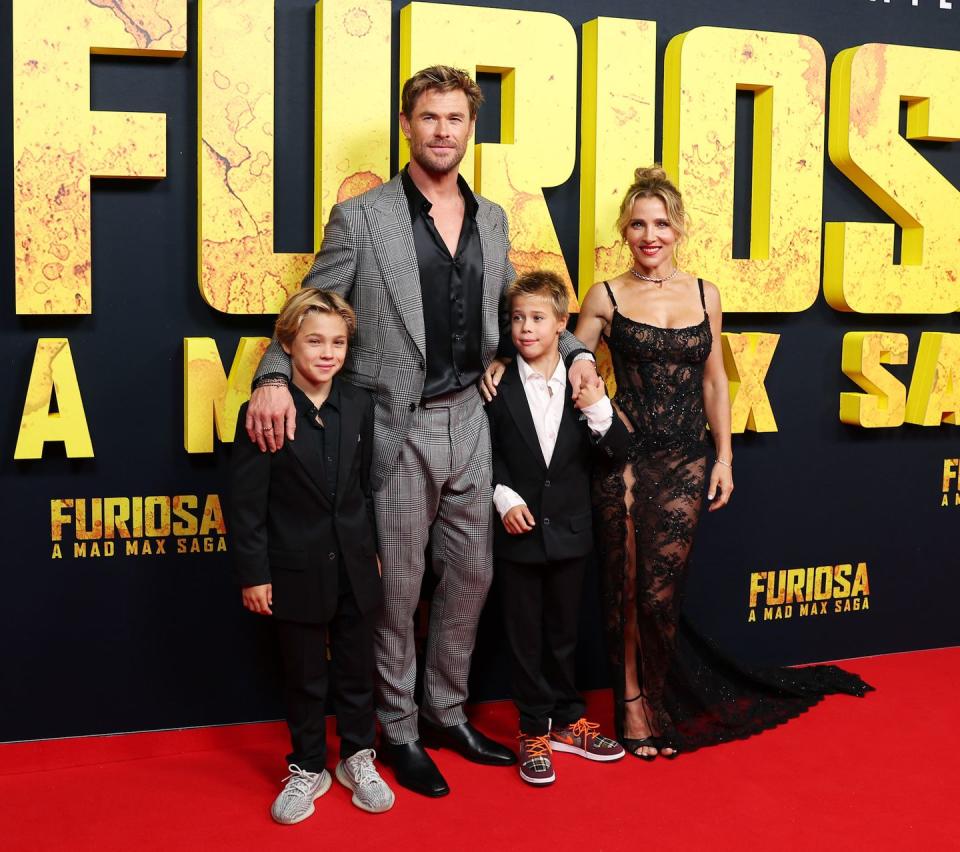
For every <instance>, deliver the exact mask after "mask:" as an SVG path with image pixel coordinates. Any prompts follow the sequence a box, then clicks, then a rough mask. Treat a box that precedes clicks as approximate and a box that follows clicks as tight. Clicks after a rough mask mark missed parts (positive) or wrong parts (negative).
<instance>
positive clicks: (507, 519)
mask: <svg viewBox="0 0 960 852" xmlns="http://www.w3.org/2000/svg"><path fill="white" fill-rule="evenodd" d="M536 525H537V522H536V521H535V520H534V519H533V513H532V512H531V511H530V510H529V509H528V508H527V506H526V504H524V505H522V506H514V507H513V508H512V509H510V511H508V512H505V513H504V515H503V526H504V528H505V529H506V531H507V532H508V533H510V535H522V534H523V533H527V532H530V530H532V529H533V528H534V527H535V526H536Z"/></svg>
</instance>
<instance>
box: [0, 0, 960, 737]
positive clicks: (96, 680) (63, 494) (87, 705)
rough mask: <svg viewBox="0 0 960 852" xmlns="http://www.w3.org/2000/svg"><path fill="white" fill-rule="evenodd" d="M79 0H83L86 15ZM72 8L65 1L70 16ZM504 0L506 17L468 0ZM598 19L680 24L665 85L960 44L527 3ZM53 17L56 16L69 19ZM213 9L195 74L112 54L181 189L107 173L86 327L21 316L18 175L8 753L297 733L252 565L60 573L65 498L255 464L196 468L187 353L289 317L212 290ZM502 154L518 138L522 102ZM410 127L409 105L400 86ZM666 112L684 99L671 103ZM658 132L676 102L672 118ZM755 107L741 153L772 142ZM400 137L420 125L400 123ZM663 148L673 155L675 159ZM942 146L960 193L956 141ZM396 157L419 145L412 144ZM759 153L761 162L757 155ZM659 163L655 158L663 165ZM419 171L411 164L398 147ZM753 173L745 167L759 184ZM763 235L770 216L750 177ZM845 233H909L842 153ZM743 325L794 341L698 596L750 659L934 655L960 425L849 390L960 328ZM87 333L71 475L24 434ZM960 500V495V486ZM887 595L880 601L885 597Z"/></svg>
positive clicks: (556, 1)
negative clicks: (682, 56) (776, 586)
mask: <svg viewBox="0 0 960 852" xmlns="http://www.w3.org/2000/svg"><path fill="white" fill-rule="evenodd" d="M78 2H79V0H78ZM54 5H55V4H51V5H50V7H49V8H50V9H52V8H53V6H54ZM466 5H482V4H466ZM504 5H506V6H510V7H513V8H518V9H536V10H543V11H551V12H555V13H557V14H559V15H561V16H563V17H565V18H567V20H569V21H570V23H571V24H572V25H573V27H574V29H575V30H576V32H577V34H578V39H579V38H581V30H580V27H581V24H582V23H584V21H586V20H587V19H589V18H593V17H596V16H612V17H624V18H638V19H646V20H653V21H656V22H657V26H658V29H657V43H658V92H660V91H661V85H662V66H663V51H664V49H665V47H666V43H667V42H668V41H669V39H671V38H672V37H673V36H675V35H677V34H678V33H681V32H684V31H685V30H688V29H690V28H692V27H696V26H701V25H711V26H721V27H733V28H745V29H756V30H770V31H779V32H789V33H805V34H808V35H810V36H812V37H814V38H815V39H817V40H818V41H819V42H820V44H821V45H822V46H823V48H824V51H825V53H826V56H827V61H828V64H829V63H830V62H831V61H832V59H833V57H834V56H835V55H836V54H837V53H838V52H839V51H840V50H842V49H844V48H847V47H850V46H854V45H859V44H863V43H867V42H886V43H891V44H904V45H916V46H925V47H936V48H943V49H953V48H960V43H958V35H960V4H956V5H957V7H958V8H956V9H954V10H952V11H951V10H942V9H940V8H939V3H937V2H933V0H921V3H920V4H919V6H917V7H914V6H912V5H911V4H910V2H908V0H891V2H890V3H888V4H884V3H880V2H872V0H810V1H809V2H806V3H796V2H785V0H773V2H770V0H711V2H705V0H672V2H669V3H663V2H644V1H643V0H632V2H626V0H596V2H594V3H591V4H586V5H585V4H583V3H577V2H573V1H572V0H551V1H550V2H539V3H538V2H529V1H528V0H516V2H509V0H505V2H504ZM276 6H277V8H276V15H275V26H276V44H277V50H276V65H275V69H276V75H277V89H276V91H277V102H276V110H275V126H276V138H277V175H276V187H277V193H278V194H277V197H278V199H279V202H278V204H277V206H276V211H275V212H276V227H277V236H276V243H275V246H276V249H277V250H278V251H301V252H303V251H309V250H310V247H311V244H312V231H313V222H312V191H311V185H312V180H313V173H314V167H313V156H312V150H313V129H312V113H313V71H312V67H313V49H314V32H313V21H314V9H313V2H312V0H278V2H277V4H276ZM47 9H48V7H47V6H46V5H41V6H40V7H38V9H37V14H39V15H43V14H47V13H48V12H47ZM399 9H400V4H399V3H396V2H395V3H394V14H393V32H394V37H393V70H392V83H391V92H393V93H396V91H397V89H398V70H397V68H398V63H399V58H398V45H399ZM197 11H198V10H197V4H196V3H195V2H189V3H188V20H187V24H188V45H187V50H186V54H185V55H184V56H183V57H182V58H169V59H159V60H158V59H149V60H148V59H142V58H136V57H124V56H111V57H94V58H93V59H92V72H91V73H92V103H91V105H90V106H91V108H92V109H102V110H111V109H113V110H130V111H153V112H161V113H166V115H167V129H166V148H167V156H166V163H167V177H166V178H165V179H163V180H156V181H122V180H96V181H94V189H93V267H94V270H95V273H94V279H95V285H94V286H95V292H96V301H95V309H94V312H93V313H92V314H90V315H86V316H23V315H19V316H18V315H17V314H16V311H15V305H14V295H13V294H14V286H13V274H14V230H13V220H12V198H13V191H14V188H13V180H12V176H11V170H10V169H9V168H4V169H3V170H2V174H0V198H2V199H3V203H2V211H3V219H2V221H3V227H2V231H0V269H2V270H3V271H4V272H3V278H2V280H3V283H4V288H3V289H4V292H5V294H6V295H5V297H4V299H3V301H2V310H0V330H2V337H0V363H2V370H3V375H4V377H5V379H4V381H3V388H4V390H3V402H4V405H3V412H4V413H3V415H2V418H0V447H2V454H0V494H2V503H3V512H2V517H0V554H2V562H0V564H2V568H0V572H2V588H3V589H4V592H5V594H4V597H5V605H4V607H3V615H2V616H0V643H2V648H3V653H2V658H0V659H2V662H0V670H2V675H0V680H2V683H3V685H4V696H3V699H2V700H0V740H17V739H27V738H38V737H52V736H67V735H78V734H94V733H105V732H116V731H133V730H143V729H153V728H168V727H179V726H189V725H205V724H216V723H227V722H239V721H249V720H258V719H265V718H276V717H278V716H279V715H280V708H279V696H278V676H277V669H276V665H275V655H274V647H273V639H272V635H271V630H270V625H269V623H268V622H267V621H266V620H264V619H259V618H257V617H255V616H252V615H249V614H247V613H246V612H244V611H243V610H242V608H241V606H240V600H239V593H238V591H237V589H236V588H235V587H234V585H233V582H232V579H231V571H230V553H229V531H228V532H227V535H226V542H227V552H226V553H223V552H220V553H218V552H213V553H203V552H200V553H190V552H187V553H177V552H176V548H175V546H174V545H173V544H171V545H168V547H167V552H166V553H164V554H151V555H137V556H127V555H124V554H123V553H117V554H116V555H114V556H112V557H99V558H91V557H90V556H87V557H85V558H74V557H73V555H72V552H67V548H66V547H65V548H64V554H63V558H59V559H57V558H52V541H51V501H52V500H57V499H67V498H86V499H88V500H89V499H90V498H94V497H112V496H121V495H124V496H130V497H132V496H134V495H141V496H147V495H170V496H172V495H200V501H201V506H202V502H203V495H208V494H214V495H223V494H224V490H225V470H226V467H227V464H228V462H229V455H230V449H229V446H227V445H222V444H220V443H219V442H217V445H216V448H215V451H214V452H213V453H210V454H199V455H197V454H194V455H190V454H187V453H186V452H185V451H184V448H183V441H182V422H183V404H184V403H183V338H185V337H212V338H214V339H215V340H216V341H217V344H218V347H219V350H220V354H221V357H222V358H223V361H224V363H225V364H227V365H229V363H230V360H231V359H232V357H233V353H234V351H235V349H236V346H237V341H238V339H239V338H240V337H242V336H258V335H266V334H267V333H268V329H269V324H270V321H271V318H269V317H266V316H255V315H253V316H251V315H246V316H240V315H227V314H223V313H220V312H218V311H216V310H214V309H212V308H210V307H209V306H208V305H207V304H206V303H205V302H204V301H203V299H202V298H201V296H200V293H199V291H198V287H197V260H196V258H197V214H196V197H197V166H196V162H197V157H196V145H197V141H196V140H197V115H196V108H195V105H196V102H197V71H198V69H197ZM11 16H12V9H11V0H4V2H3V4H2V13H0V24H2V27H0V29H2V32H3V33H4V36H3V37H2V38H0V73H2V75H3V87H2V103H0V122H2V127H0V131H2V132H0V161H2V162H5V163H7V164H9V163H11V162H12V102H11V97H12V96H11V89H12V85H11V68H12V62H13V56H12V47H13V46H12V42H11V38H12V37H11V27H10V22H11ZM484 85H485V88H486V90H487V93H488V99H489V101H490V103H488V105H487V107H486V109H485V111H484V112H483V113H482V118H481V121H480V124H479V126H478V131H477V133H478V138H479V139H481V140H484V139H486V140H493V139H496V138H497V134H498V133H499V128H498V126H497V115H498V113H499V109H498V108H497V104H498V99H499V91H498V88H497V86H496V85H495V81H493V80H491V79H490V78H485V79H484ZM392 97H393V100H392V105H391V110H392V111H393V112H395V111H396V95H395V94H393V96H392ZM659 100H660V98H659V96H658V101H659ZM657 115H658V126H659V119H660V116H661V115H662V105H661V104H658V107H657ZM748 119H749V116H748V115H747V113H746V112H743V113H742V115H741V126H738V137H740V138H743V137H744V136H749V125H748V124H746V122H747V121H748ZM393 132H394V139H395V138H396V129H394V131H393ZM660 146H661V139H660V134H659V132H658V133H657V140H656V154H657V156H658V157H659V156H660V151H661V147H660ZM915 146H916V148H917V149H918V150H919V151H920V152H921V153H922V154H923V156H924V157H926V158H927V159H928V160H929V161H930V162H931V163H933V164H934V165H935V167H936V168H937V169H938V170H939V171H940V172H941V173H942V174H943V175H944V176H946V177H947V179H948V180H950V181H951V183H953V184H954V185H958V184H960V150H958V148H957V146H956V145H955V144H951V143H943V142H939V143H936V142H917V143H915ZM391 147H392V149H393V148H395V145H392V146H391ZM741 156H742V155H741ZM637 165H640V163H638V164H637ZM393 168H394V169H395V168H396V155H394V161H393ZM748 171H749V169H741V170H739V173H741V174H745V173H746V172H748ZM579 180H580V170H579V161H578V164H577V167H576V169H575V170H574V174H573V175H572V177H571V178H570V180H569V181H568V182H567V183H565V184H564V185H562V186H560V187H558V188H555V189H550V190H548V191H547V193H546V197H547V200H548V204H549V209H550V213H551V216H552V218H553V222H554V225H555V228H556V231H557V234H558V237H559V240H560V245H561V248H562V250H563V253H564V256H565V257H566V259H567V263H568V266H569V268H570V269H571V271H574V270H576V266H577V263H576V258H577V240H578V230H577V229H578V193H579V189H578V188H579ZM737 192H738V197H739V198H740V201H741V202H742V203H740V204H739V206H738V209H737V214H736V215H737V217H738V222H739V223H740V231H741V232H744V230H745V229H744V227H743V222H744V221H745V220H746V217H747V216H748V212H747V208H748V204H747V202H746V198H747V184H746V182H745V179H742V180H741V181H740V183H738V189H737ZM823 208H824V216H823V218H824V221H872V222H883V221H889V220H888V219H887V218H886V216H885V214H884V213H883V212H882V211H881V210H880V209H879V208H878V207H876V206H875V205H874V204H873V203H872V202H871V201H870V200H869V199H868V198H867V197H866V196H865V195H863V194H862V193H861V192H860V191H859V190H858V189H857V188H856V187H855V186H854V185H853V184H852V183H850V182H849V181H848V180H847V179H846V178H845V177H844V176H843V175H841V174H840V173H839V172H838V170H837V169H836V168H835V167H833V166H832V165H831V164H830V163H829V161H828V162H827V164H826V169H825V178H824V199H823ZM725 321H726V322H725V324H726V328H727V330H729V331H741V332H746V331H763V332H769V333H777V334H780V335H781V339H780V343H779V346H778V349H777V351H776V356H775V358H774V360H773V362H772V365H771V367H770V370H769V373H768V375H767V379H766V387H767V391H768V393H769V396H770V399H771V404H772V407H773V410H774V412H775V414H776V419H777V424H778V431H776V432H769V433H763V434H756V433H749V432H748V433H747V434H745V435H740V436H737V437H736V438H735V452H736V475H737V492H736V495H735V497H734V499H733V502H732V504H731V506H730V507H729V508H728V509H726V510H724V511H723V512H720V513H715V514H712V515H705V516H704V520H703V523H702V525H701V529H700V533H699V538H698V541H697V545H696V549H695V553H694V559H693V569H692V573H691V576H690V580H689V584H688V589H687V607H688V612H689V614H690V615H691V617H693V618H694V619H695V620H696V621H697V622H698V623H699V624H700V625H701V627H702V628H703V629H704V630H705V631H706V632H708V633H709V634H711V635H713V636H714V637H715V638H717V639H718V640H719V641H720V642H721V643H722V644H723V645H724V646H725V647H727V648H728V649H729V650H730V651H731V652H732V653H734V654H736V655H737V656H739V657H740V658H742V659H744V660H746V661H749V662H754V663H764V664H766V663H798V662H805V661H813V660H823V659H831V658H834V659H835V658H847V657H856V656H860V655H869V654H880V653H889V652H894V651H905V650H912V649H921V648H931V647H939V646H945V645H952V644H957V643H958V642H960V627H958V621H957V619H956V617H955V612H956V606H957V601H958V599H960V572H958V571H957V568H958V567H960V566H958V558H957V555H956V544H955V538H956V530H957V520H958V518H960V507H954V506H953V505H952V504H953V495H952V492H951V495H950V497H951V499H950V503H951V506H949V507H943V506H941V501H942V497H943V491H942V477H943V470H944V460H945V459H950V458H956V457H958V456H960V439H958V437H957V430H956V427H955V426H953V425H949V424H944V425H943V426H941V427H936V428H924V427H919V426H910V425H906V426H902V427H900V428H895V429H877V430H866V429H861V428H857V427H853V426H848V425H844V424H843V423H841V422H840V420H839V418H838V414H837V411H838V405H839V395H840V393H841V392H843V391H855V390H857V388H856V387H855V386H854V385H853V384H852V383H851V382H850V381H849V380H848V379H846V378H845V377H844V375H843V374H842V372H841V369H840V364H841V345H842V340H843V336H844V334H845V333H847V332H850V331H892V332H900V333H904V334H906V335H907V337H908V338H909V342H910V353H911V359H910V364H909V365H903V366H892V367H890V368H889V369H890V371H891V372H892V373H893V374H894V375H896V376H897V377H898V378H899V379H900V380H901V381H903V382H904V383H905V384H907V383H909V380H910V376H911V371H912V364H913V360H914V359H915V357H916V352H917V346H918V343H919V339H920V335H921V333H922V332H923V331H930V330H934V331H942V332H951V333H958V332H960V321H958V320H957V317H956V315H955V314H946V315H936V316H929V315H928V316H919V315H902V316H894V315H879V316H877V315H874V316H871V315H860V314H853V313H839V312H837V311H835V310H833V309H831V308H830V307H829V306H828V305H827V304H826V302H825V300H824V298H823V296H822V294H821V296H820V297H819V298H818V300H817V302H816V304H814V305H813V307H811V308H810V309H808V310H806V311H804V312H801V313H795V314H762V315H761V314H728V315H727V316H726V318H725ZM50 337H66V338H68V339H69V340H70V345H71V351H72V354H73V359H74V363H75V367H76V372H77V376H78V380H79V383H80V386H81V389H82V393H83V401H84V407H85V411H86V416H87V421H88V424H89V428H90V432H91V435H92V438H93V442H94V446H95V451H96V456H95V457H94V458H89V459H70V458H67V457H66V454H65V452H64V450H63V448H62V445H60V444H48V445H47V447H46V449H45V451H44V456H43V458H42V459H37V460H20V461H15V460H14V458H13V455H14V447H15V444H16V441H17V435H18V430H19V426H20V418H21V414H22V412H23V406H24V400H25V395H26V392H27V386H28V381H29V377H30V371H31V365H32V362H33V357H34V351H35V348H36V344H37V340H38V338H50ZM954 488H955V484H954ZM841 563H851V564H852V565H853V566H854V567H856V565H857V564H858V563H866V566H867V570H868V573H869V596H868V599H869V609H867V610H860V611H850V612H835V611H834V609H833V601H831V602H830V604H831V606H830V611H829V612H828V613H827V614H825V615H822V616H818V617H816V618H813V617H800V616H799V615H798V614H797V612H794V613H793V614H792V615H791V616H790V617H788V618H783V619H777V620H769V621H764V620H763V615H762V613H761V615H760V617H759V618H758V620H757V621H756V622H750V621H748V613H749V606H748V595H749V591H750V582H751V574H752V573H754V572H762V571H777V570H780V569H788V568H807V567H810V566H813V567H815V566H820V565H830V566H836V565H838V564H841ZM861 597H863V596H861ZM582 633H583V640H582V647H581V670H580V675H581V682H582V685H583V686H584V687H594V686H601V685H604V684H605V683H606V682H607V674H606V669H605V663H604V655H603V651H602V640H601V634H600V615H599V609H598V603H597V595H596V591H595V588H594V587H593V586H592V585H591V587H590V588H589V590H588V594H587V596H586V599H585V602H584V607H583V626H582ZM504 660H505V656H504V649H503V643H502V637H501V629H500V623H499V613H498V611H497V607H496V605H495V599H494V598H492V602H491V605H490V606H489V607H488V610H487V612H486V614H485V617H484V621H483V624H482V629H481V637H480V642H479V647H478V650H477V654H476V657H475V664H474V672H473V680H472V683H473V694H474V696H475V698H477V699H487V698H494V697H501V696H503V695H504V694H505V684H506V680H505V670H504Z"/></svg>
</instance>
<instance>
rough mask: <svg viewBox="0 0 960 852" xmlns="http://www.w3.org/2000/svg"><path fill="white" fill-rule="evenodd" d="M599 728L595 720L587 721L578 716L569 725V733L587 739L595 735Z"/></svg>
mask: <svg viewBox="0 0 960 852" xmlns="http://www.w3.org/2000/svg"><path fill="white" fill-rule="evenodd" d="M599 728H600V725H598V724H597V723H596V722H588V721H587V720H586V719H584V718H580V719H577V721H576V722H574V723H573V724H572V725H571V726H570V733H572V734H573V735H574V736H575V737H583V738H584V740H588V739H593V738H594V737H595V736H597V730H599Z"/></svg>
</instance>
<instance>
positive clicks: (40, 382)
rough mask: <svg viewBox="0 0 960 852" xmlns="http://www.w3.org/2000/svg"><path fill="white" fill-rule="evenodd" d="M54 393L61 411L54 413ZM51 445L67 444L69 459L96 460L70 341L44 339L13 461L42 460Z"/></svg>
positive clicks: (31, 379) (24, 406)
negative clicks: (46, 449)
mask: <svg viewBox="0 0 960 852" xmlns="http://www.w3.org/2000/svg"><path fill="white" fill-rule="evenodd" d="M54 393H56V400H57V410H56V411H51V410H50V405H51V402H52V401H53V395H54ZM49 441H63V443H64V445H65V447H66V451H67V456H68V457H69V458H72V459H78V458H93V443H92V442H91V440H90V429H89V428H88V427H87V417H86V415H85V414H84V411H83V398H82V397H81V395H80V383H79V382H78V381H77V371H76V369H75V368H74V366H73V356H72V355H71V354H70V341H69V340H67V339H66V338H53V337H41V338H40V339H39V340H38V341H37V349H36V353H35V354H34V358H33V369H32V370H31V371H30V382H29V384H28V385H27V398H26V401H25V402H24V404H23V416H22V417H21V418H20V434H19V435H18V436H17V446H16V449H15V450H14V452H13V457H14V458H15V459H39V458H42V457H43V447H44V444H46V443H47V442H49Z"/></svg>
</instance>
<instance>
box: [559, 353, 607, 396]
mask: <svg viewBox="0 0 960 852" xmlns="http://www.w3.org/2000/svg"><path fill="white" fill-rule="evenodd" d="M567 378H568V379H569V381H570V390H571V393H570V396H571V398H572V399H573V401H574V402H576V401H577V400H579V399H580V394H582V393H583V392H584V390H585V389H586V388H602V387H603V379H601V378H600V374H599V373H598V372H597V364H596V362H595V361H593V360H591V359H590V358H580V359H579V360H577V361H574V362H573V364H572V365H571V366H570V370H569V371H568V373H567ZM594 402H596V400H594ZM577 407H578V408H579V407H580V406H577Z"/></svg>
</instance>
